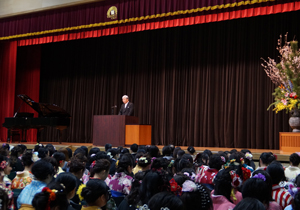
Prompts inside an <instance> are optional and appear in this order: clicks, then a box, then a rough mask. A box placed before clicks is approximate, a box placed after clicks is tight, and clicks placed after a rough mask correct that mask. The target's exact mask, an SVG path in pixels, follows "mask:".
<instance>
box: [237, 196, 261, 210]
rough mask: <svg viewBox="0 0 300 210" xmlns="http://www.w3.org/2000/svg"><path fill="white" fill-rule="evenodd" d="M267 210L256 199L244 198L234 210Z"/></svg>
mask: <svg viewBox="0 0 300 210" xmlns="http://www.w3.org/2000/svg"><path fill="white" fill-rule="evenodd" d="M253 209H255V210H265V209H266V207H265V206H264V204H262V202H260V201H259V200H257V199H256V198H250V197H249V198H244V199H243V200H242V201H240V202H239V203H238V204H237V205H236V206H235V207H234V210H253Z"/></svg>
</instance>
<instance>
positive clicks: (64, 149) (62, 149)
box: [58, 148, 70, 161]
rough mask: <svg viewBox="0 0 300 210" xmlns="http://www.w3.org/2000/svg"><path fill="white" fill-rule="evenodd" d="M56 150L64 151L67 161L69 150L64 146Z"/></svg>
mask: <svg viewBox="0 0 300 210" xmlns="http://www.w3.org/2000/svg"><path fill="white" fill-rule="evenodd" d="M58 152H61V153H64V154H65V161H69V160H70V158H69V151H68V150H67V149H66V148H60V149H59V150H58Z"/></svg>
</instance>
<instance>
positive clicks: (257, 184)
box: [242, 178, 272, 205]
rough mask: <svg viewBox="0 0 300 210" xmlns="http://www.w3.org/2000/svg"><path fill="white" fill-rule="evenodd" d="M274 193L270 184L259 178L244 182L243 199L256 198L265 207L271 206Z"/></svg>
mask: <svg viewBox="0 0 300 210" xmlns="http://www.w3.org/2000/svg"><path fill="white" fill-rule="evenodd" d="M271 193H272V188H271V191H270V189H269V187H268V184H267V183H266V182H264V180H262V179H259V178H251V179H248V180H246V181H245V182H244V184H243V187H242V194H243V198H247V197H250V198H256V199H258V200H259V201H260V202H262V203H263V204H265V205H269V202H270V201H271V200H270V195H271Z"/></svg>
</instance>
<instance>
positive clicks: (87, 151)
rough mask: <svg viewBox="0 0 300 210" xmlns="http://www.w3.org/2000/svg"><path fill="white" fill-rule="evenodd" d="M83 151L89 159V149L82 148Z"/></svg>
mask: <svg viewBox="0 0 300 210" xmlns="http://www.w3.org/2000/svg"><path fill="white" fill-rule="evenodd" d="M80 148H81V149H83V151H84V152H85V153H84V155H85V156H86V157H87V156H88V155H89V149H88V148H87V147H86V146H81V147H80Z"/></svg>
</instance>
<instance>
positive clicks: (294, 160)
mask: <svg viewBox="0 0 300 210" xmlns="http://www.w3.org/2000/svg"><path fill="white" fill-rule="evenodd" d="M299 163H300V156H299V155H298V154H297V153H293V154H291V156H290V164H291V165H292V166H299Z"/></svg>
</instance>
